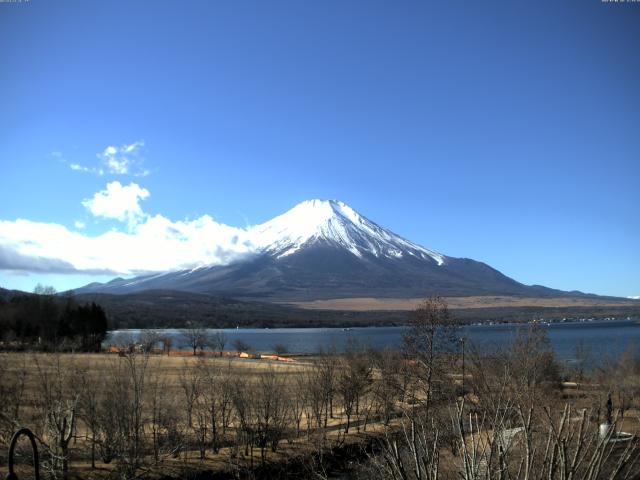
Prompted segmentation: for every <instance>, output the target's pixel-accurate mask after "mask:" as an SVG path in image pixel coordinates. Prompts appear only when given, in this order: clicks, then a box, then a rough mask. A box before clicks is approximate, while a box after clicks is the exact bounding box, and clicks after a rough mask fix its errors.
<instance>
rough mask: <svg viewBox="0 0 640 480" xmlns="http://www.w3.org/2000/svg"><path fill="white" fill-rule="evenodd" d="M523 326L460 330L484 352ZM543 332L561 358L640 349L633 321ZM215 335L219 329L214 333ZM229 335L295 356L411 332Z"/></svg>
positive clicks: (378, 343)
mask: <svg viewBox="0 0 640 480" xmlns="http://www.w3.org/2000/svg"><path fill="white" fill-rule="evenodd" d="M518 328H522V325H519V324H497V325H468V326H464V327H462V329H461V332H460V335H461V336H463V335H464V336H466V337H467V339H468V344H474V345H477V346H479V347H489V348H492V347H498V348H500V347H503V346H506V345H508V344H509V343H510V342H511V341H512V340H513V338H514V336H515V335H516V333H517V331H518ZM543 328H545V329H547V331H548V332H549V339H550V341H551V344H552V345H553V348H554V350H555V352H556V355H557V356H558V358H560V359H562V360H568V361H570V360H572V359H573V358H574V357H575V351H576V347H577V346H578V345H579V344H582V345H583V346H585V347H587V348H588V349H590V353H591V355H592V357H594V358H598V359H602V358H606V357H616V356H618V355H620V354H621V353H622V352H623V351H624V350H625V349H626V348H627V347H628V346H630V345H639V346H640V323H637V322H636V321H634V320H609V321H592V322H572V323H553V324H550V325H545V326H543ZM158 331H159V332H160V333H162V334H166V335H170V336H171V337H173V339H174V340H173V348H185V347H186V344H185V341H184V339H183V338H182V332H181V330H179V329H165V330H158ZM212 331H215V330H212ZM222 331H223V332H225V334H226V336H227V346H226V347H225V350H232V349H233V343H234V341H235V340H242V341H243V342H245V343H246V344H248V345H250V346H251V347H252V348H253V349H255V350H257V351H273V348H274V346H275V345H278V344H281V345H284V346H286V348H287V350H288V351H289V352H291V353H317V352H318V351H320V350H321V349H324V350H326V349H329V348H331V347H335V348H336V349H337V350H338V351H343V350H344V349H345V347H346V346H347V344H348V342H349V341H353V340H355V341H357V342H358V344H360V345H366V346H370V347H373V348H376V349H382V348H385V347H398V346H401V345H402V341H403V335H404V333H405V332H406V331H407V327H362V328H351V329H348V330H343V329H342V328H274V329H251V328H247V329H223V330H222ZM140 332H141V330H115V331H112V332H109V335H108V337H107V339H106V340H105V344H107V345H108V344H112V343H118V341H119V340H122V339H123V338H124V337H123V336H132V337H134V338H137V337H138V336H139V335H140Z"/></svg>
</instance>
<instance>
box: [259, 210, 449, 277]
mask: <svg viewBox="0 0 640 480" xmlns="http://www.w3.org/2000/svg"><path fill="white" fill-rule="evenodd" d="M249 237H250V239H251V240H250V241H251V242H252V243H253V244H254V245H255V246H256V247H257V248H258V249H259V250H260V251H262V252H266V253H269V254H271V255H273V256H275V257H276V258H278V259H280V258H283V257H286V256H288V255H291V254H293V253H295V252H297V251H299V250H300V249H301V248H302V247H303V246H305V245H310V244H313V243H315V242H325V243H329V244H331V245H334V246H338V247H341V248H344V249H346V250H348V251H349V252H351V253H352V254H353V255H355V256H356V257H362V256H363V255H365V254H370V255H373V256H374V257H386V258H402V257H403V256H404V255H410V256H414V257H418V258H422V259H428V258H431V259H433V260H435V261H436V262H437V264H438V265H442V264H443V263H444V262H445V259H446V257H445V256H444V255H442V254H440V253H438V252H434V251H432V250H428V249H426V248H423V247H421V246H420V245H416V244H415V243H412V242H410V241H408V240H405V239H404V238H402V237H399V236H398V235H396V234H394V233H393V232H391V231H389V230H387V229H385V228H382V227H380V226H379V225H377V224H375V223H374V222H372V221H371V220H369V219H367V218H365V217H363V216H362V215H360V214H359V213H358V212H356V211H355V210H354V209H352V208H351V207H349V206H348V205H346V204H344V203H342V202H339V201H335V200H307V201H305V202H302V203H300V204H298V205H296V206H295V207H293V208H292V209H291V210H289V211H288V212H286V213H284V214H282V215H279V216H277V217H275V218H274V219H272V220H269V221H268V222H266V223H263V224H261V225H257V226H255V227H253V228H251V229H250V231H249Z"/></svg>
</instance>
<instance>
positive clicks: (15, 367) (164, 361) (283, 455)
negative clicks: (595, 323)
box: [0, 297, 640, 480]
mask: <svg viewBox="0 0 640 480" xmlns="http://www.w3.org/2000/svg"><path fill="white" fill-rule="evenodd" d="M54 301H57V300H54ZM60 315H61V317H60V318H63V317H62V314H60ZM146 333H147V335H146V336H143V337H141V339H140V340H141V341H138V340H136V341H135V342H134V341H132V338H129V339H126V338H123V339H121V344H119V345H117V346H113V347H111V349H110V353H109V352H105V351H101V352H94V353H64V352H60V351H59V349H58V350H57V351H55V350H56V349H53V348H52V349H51V351H49V352H42V351H26V350H25V351H22V352H4V353H0V397H1V398H3V402H2V403H1V404H0V447H1V448H3V449H4V448H6V447H7V442H8V440H9V438H10V435H11V433H12V432H13V431H15V430H16V429H17V428H18V427H19V426H27V427H29V428H31V429H32V430H33V431H34V433H35V434H36V437H37V439H38V445H39V448H40V453H41V466H42V470H43V473H44V475H45V478H55V479H60V478H61V479H65V480H66V479H96V480H97V479H102V478H105V479H107V478H108V479H123V480H125V479H126V480H129V479H139V478H148V479H178V478H194V479H196V478H197V479H204V478H208V479H210V478H220V479H222V478H264V479H266V478H269V479H272V478H274V479H275V478H299V479H303V478H305V479H306V478H317V479H329V478H345V479H365V478H366V479H367V480H388V479H393V480H396V479H398V480H405V479H406V480H410V479H411V480H413V479H418V478H420V479H443V480H449V479H454V478H455V479H460V478H463V479H465V480H471V479H478V480H479V479H506V478H509V479H522V480H524V479H542V478H552V479H561V480H569V479H571V478H581V479H586V480H596V479H600V478H607V479H625V478H637V476H638V475H640V465H639V464H638V460H639V458H640V455H639V453H640V452H639V451H638V448H639V447H640V440H639V437H638V435H639V434H640V421H639V420H640V360H639V358H638V355H637V352H635V350H633V348H629V349H628V350H627V351H625V352H624V353H623V354H622V355H621V356H620V358H618V359H616V360H606V361H604V360H600V361H599V362H598V361H596V362H595V364H594V362H593V359H592V358H590V352H589V351H588V349H587V348H584V347H580V346H579V347H578V348H577V350H576V362H574V363H572V364H571V365H567V364H562V363H560V362H559V361H558V360H557V359H556V357H555V354H554V352H553V349H552V348H551V346H550V343H549V339H548V336H547V333H546V331H545V329H543V328H540V326H539V325H536V324H529V325H524V326H523V327H522V329H520V330H519V332H518V334H517V335H516V336H515V338H514V339H513V341H512V342H511V344H510V345H508V346H507V347H506V348H502V349H499V350H495V351H486V350H483V351H482V352H481V351H479V350H477V349H476V348H475V346H474V345H473V344H472V343H471V342H465V341H464V339H461V337H460V331H459V322H458V321H457V319H455V318H454V316H453V315H452V314H451V312H450V311H449V310H448V307H447V304H446V302H445V301H444V300H443V299H440V298H437V297H434V298H429V299H426V300H424V301H423V302H421V303H420V304H419V305H418V306H417V308H416V309H415V310H413V311H412V312H411V314H410V317H409V328H408V332H407V335H406V336H405V341H404V345H403V346H402V348H400V349H396V350H389V349H388V350H378V351H376V350H371V349H369V348H366V347H364V346H362V345H358V344H357V343H355V342H353V343H351V344H350V345H348V348H347V349H346V351H345V352H343V353H338V352H335V351H324V352H320V353H318V354H316V355H305V356H297V355H292V354H289V353H287V351H286V346H285V345H274V348H273V352H271V353H270V354H268V355H267V354H263V355H264V358H261V360H260V361H256V359H255V357H257V355H258V354H257V353H256V352H252V350H251V348H250V346H248V345H246V344H243V343H242V342H241V341H236V342H235V344H234V345H227V343H228V342H227V339H226V338H225V336H224V333H223V332H216V333H215V334H214V335H211V332H208V331H207V330H206V329H204V328H201V327H199V326H195V325H192V326H191V327H190V328H187V329H185V330H184V332H183V335H184V340H185V344H187V345H189V349H188V350H175V349H174V348H173V345H172V344H171V340H169V339H167V338H159V337H157V336H155V335H154V333H153V332H151V331H149V332H146ZM69 338H74V337H69ZM76 340H77V338H76ZM65 342H66V343H64V342H63V343H64V345H66V346H68V345H69V342H70V340H69V339H68V338H67V339H65ZM158 344H160V345H162V348H160V349H158V348H154V346H155V345H158ZM75 345H76V346H77V345H80V346H81V345H82V344H81V343H76V344H75ZM207 348H208V349H209V350H207ZM231 351H233V352H234V353H233V354H231V353H230V352H231ZM19 447H20V448H19V449H18V452H19V453H20V454H21V455H20V462H19V469H18V473H19V477H20V478H22V477H24V476H26V475H28V474H29V472H30V471H31V470H30V466H29V462H28V460H26V459H27V458H28V454H27V450H26V449H25V448H24V447H25V445H23V444H21V445H20V446H19ZM5 461H6V457H5V456H4V455H2V456H1V460H0V462H3V463H2V468H3V469H6V464H5V463H4V462H5Z"/></svg>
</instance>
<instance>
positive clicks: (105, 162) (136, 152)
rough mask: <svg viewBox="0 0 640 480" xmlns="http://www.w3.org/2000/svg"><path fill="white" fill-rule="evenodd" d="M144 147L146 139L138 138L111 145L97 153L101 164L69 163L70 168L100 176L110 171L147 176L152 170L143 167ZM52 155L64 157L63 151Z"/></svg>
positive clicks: (119, 173)
mask: <svg viewBox="0 0 640 480" xmlns="http://www.w3.org/2000/svg"><path fill="white" fill-rule="evenodd" d="M143 147H144V140H137V141H135V142H133V143H129V144H125V145H122V146H120V147H116V146H114V145H109V146H107V147H106V148H105V149H104V150H103V151H102V152H100V153H98V154H96V156H97V157H98V158H99V159H100V164H99V165H95V166H87V165H81V164H79V163H69V168H70V169H71V170H74V171H76V172H86V173H93V174H95V175H99V176H102V175H105V174H107V173H109V174H113V175H132V176H134V177H146V176H147V175H149V173H150V172H149V170H148V169H146V168H144V167H143V163H144V158H143V157H142V148H143ZM52 155H53V156H55V157H58V158H62V153H61V152H52Z"/></svg>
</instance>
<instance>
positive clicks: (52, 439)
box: [34, 354, 79, 480]
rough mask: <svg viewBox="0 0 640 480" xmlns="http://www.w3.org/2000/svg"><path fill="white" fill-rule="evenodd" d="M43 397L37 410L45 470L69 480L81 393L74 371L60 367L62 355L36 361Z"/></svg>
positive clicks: (38, 401) (67, 367) (55, 476)
mask: <svg viewBox="0 0 640 480" xmlns="http://www.w3.org/2000/svg"><path fill="white" fill-rule="evenodd" d="M34 363H35V365H36V368H37V371H38V377H39V378H38V380H39V386H40V391H41V394H40V395H39V397H38V398H37V409H38V412H39V416H40V420H41V422H42V432H43V435H42V437H41V441H42V444H43V445H44V446H45V448H46V452H47V454H48V457H49V459H48V460H47V461H46V462H45V463H44V466H45V468H46V469H47V470H48V471H49V473H50V474H51V475H52V476H53V477H54V478H58V477H59V476H61V477H62V478H63V479H64V480H66V479H67V478H69V445H70V442H71V440H72V439H73V438H74V436H75V431H76V421H77V416H76V414H77V408H78V398H79V393H78V392H77V391H76V389H75V388H74V387H75V385H76V382H75V381H74V380H75V378H72V377H74V374H75V371H74V370H73V368H69V366H68V365H64V366H63V365H62V364H61V358H60V355H59V354H58V355H53V356H50V357H46V360H45V361H44V362H42V361H41V360H40V357H34Z"/></svg>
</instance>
